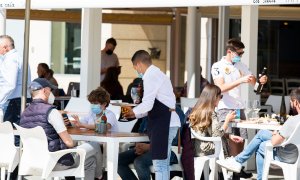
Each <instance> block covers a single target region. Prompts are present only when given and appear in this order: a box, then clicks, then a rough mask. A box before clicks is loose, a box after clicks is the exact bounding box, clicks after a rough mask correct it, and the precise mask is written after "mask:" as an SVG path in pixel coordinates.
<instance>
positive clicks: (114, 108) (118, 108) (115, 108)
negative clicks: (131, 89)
mask: <svg viewBox="0 0 300 180" xmlns="http://www.w3.org/2000/svg"><path fill="white" fill-rule="evenodd" d="M106 109H108V110H111V111H112V112H113V113H114V114H115V116H116V118H117V120H118V119H119V118H120V116H121V106H114V105H112V104H109V106H108V107H107V108H106Z"/></svg>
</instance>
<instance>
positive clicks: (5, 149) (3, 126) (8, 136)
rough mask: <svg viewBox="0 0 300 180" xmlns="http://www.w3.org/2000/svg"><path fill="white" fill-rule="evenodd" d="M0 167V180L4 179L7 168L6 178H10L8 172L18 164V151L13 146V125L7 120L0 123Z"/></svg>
mask: <svg viewBox="0 0 300 180" xmlns="http://www.w3.org/2000/svg"><path fill="white" fill-rule="evenodd" d="M0 147H1V148H0V167H1V180H4V179H5V170H7V179H9V178H10V173H12V172H13V171H14V169H15V168H16V167H17V165H18V164H19V160H20V155H19V154H20V152H19V148H18V147H16V146H15V139H14V133H13V127H12V125H11V123H10V122H9V121H6V122H3V123H0Z"/></svg>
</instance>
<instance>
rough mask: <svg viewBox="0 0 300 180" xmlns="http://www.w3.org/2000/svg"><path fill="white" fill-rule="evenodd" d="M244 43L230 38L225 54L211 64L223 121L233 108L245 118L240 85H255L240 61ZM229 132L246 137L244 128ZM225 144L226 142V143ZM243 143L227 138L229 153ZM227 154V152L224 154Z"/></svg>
mask: <svg viewBox="0 0 300 180" xmlns="http://www.w3.org/2000/svg"><path fill="white" fill-rule="evenodd" d="M244 48H245V46H244V44H243V43H242V42H241V41H240V40H238V39H230V40H228V42H227V45H226V53H227V54H226V56H224V57H223V58H222V59H221V60H220V61H218V62H216V63H214V64H213V66H212V70H211V73H212V77H213V80H214V83H215V84H216V85H217V86H219V87H220V88H221V91H222V94H223V98H222V99H221V100H220V102H219V105H218V115H219V120H220V121H221V122H224V120H225V117H226V115H227V114H228V113H229V112H230V111H232V110H234V111H236V110H240V118H241V119H246V116H245V113H244V108H245V107H244V103H243V100H242V97H241V85H242V84H246V83H248V84H251V85H255V82H256V78H255V76H254V75H253V74H252V72H251V71H250V70H249V69H248V67H247V66H246V65H245V64H243V63H242V62H241V57H242V55H243V54H244ZM259 81H260V82H261V83H262V84H265V83H266V82H267V77H266V76H262V77H260V78H259ZM229 132H230V133H233V134H234V135H238V136H241V137H242V138H244V139H246V138H247V131H246V129H239V128H229ZM225 146H227V149H228V144H227V143H226V144H225ZM243 147H244V143H235V142H233V141H230V140H229V149H230V150H229V152H230V155H233V156H234V155H236V154H238V153H239V152H241V151H242V150H243ZM225 152H226V151H225ZM226 155H227V156H228V155H229V154H226Z"/></svg>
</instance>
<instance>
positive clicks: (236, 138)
mask: <svg viewBox="0 0 300 180" xmlns="http://www.w3.org/2000/svg"><path fill="white" fill-rule="evenodd" d="M229 139H230V140H232V141H233V142H235V143H242V142H243V141H244V139H243V138H241V137H240V136H236V135H232V134H230V135H229Z"/></svg>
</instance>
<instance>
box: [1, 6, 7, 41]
mask: <svg viewBox="0 0 300 180" xmlns="http://www.w3.org/2000/svg"><path fill="white" fill-rule="evenodd" d="M5 31H6V9H0V35H4V34H5Z"/></svg>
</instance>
